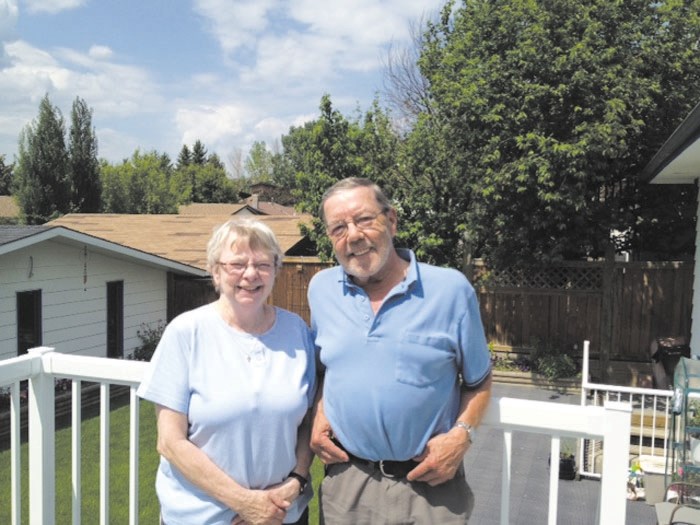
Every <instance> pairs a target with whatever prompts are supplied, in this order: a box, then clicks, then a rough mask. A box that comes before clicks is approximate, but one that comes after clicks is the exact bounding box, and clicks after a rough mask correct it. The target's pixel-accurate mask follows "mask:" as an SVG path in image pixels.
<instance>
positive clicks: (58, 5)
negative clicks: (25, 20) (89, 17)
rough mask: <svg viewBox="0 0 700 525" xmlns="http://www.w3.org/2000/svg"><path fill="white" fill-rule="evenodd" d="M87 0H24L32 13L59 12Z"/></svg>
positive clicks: (82, 3) (77, 5) (73, 7)
mask: <svg viewBox="0 0 700 525" xmlns="http://www.w3.org/2000/svg"><path fill="white" fill-rule="evenodd" d="M85 2H86V0H24V3H25V4H26V5H27V10H28V11H29V12H30V13H59V12H61V11H65V10H67V9H75V8H76V7H80V6H81V5H84V4H85Z"/></svg>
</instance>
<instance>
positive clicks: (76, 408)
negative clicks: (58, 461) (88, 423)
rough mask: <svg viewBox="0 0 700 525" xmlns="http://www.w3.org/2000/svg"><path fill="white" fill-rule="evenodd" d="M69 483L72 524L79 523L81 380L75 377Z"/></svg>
mask: <svg viewBox="0 0 700 525" xmlns="http://www.w3.org/2000/svg"><path fill="white" fill-rule="evenodd" d="M71 396H72V397H71V484H72V504H73V525H80V519H81V514H82V490H81V468H82V458H81V454H82V446H81V439H82V423H83V421H82V419H83V417H82V409H83V403H82V382H81V381H80V380H79V379H76V380H74V381H72V382H71Z"/></svg>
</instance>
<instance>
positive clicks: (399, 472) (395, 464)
mask: <svg viewBox="0 0 700 525" xmlns="http://www.w3.org/2000/svg"><path fill="white" fill-rule="evenodd" d="M333 443H335V444H336V445H337V446H338V447H339V448H341V449H343V450H344V451H345V453H346V454H347V455H348V457H349V458H350V461H351V462H352V463H359V464H360V465H366V466H370V467H372V468H373V469H374V470H378V471H379V472H381V473H382V475H383V476H386V477H387V478H405V477H406V475H407V474H408V473H409V472H411V471H412V470H413V469H414V468H416V467H417V466H418V462H417V461H413V460H412V459H407V460H406V461H392V460H388V459H385V460H379V461H372V460H370V459H364V458H360V457H357V456H356V455H355V454H352V453H350V452H348V451H347V450H345V447H344V446H343V445H342V444H341V443H340V441H338V440H337V439H333Z"/></svg>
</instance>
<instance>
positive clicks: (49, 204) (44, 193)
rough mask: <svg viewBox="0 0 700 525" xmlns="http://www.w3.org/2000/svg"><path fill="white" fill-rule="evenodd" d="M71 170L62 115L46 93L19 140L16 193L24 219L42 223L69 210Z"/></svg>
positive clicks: (31, 222) (30, 222) (33, 222)
mask: <svg viewBox="0 0 700 525" xmlns="http://www.w3.org/2000/svg"><path fill="white" fill-rule="evenodd" d="M68 169H69V168H68V154H67V151H66V143H65V124H64V121H63V116H62V115H61V111H60V110H59V109H58V108H56V107H54V106H53V105H52V104H51V101H50V100H49V96H48V94H47V95H45V96H44V98H43V99H42V100H41V103H40V104H39V116H38V117H37V119H36V120H34V121H33V122H32V123H31V124H28V125H27V126H26V127H25V128H24V129H23V130H22V132H21V134H20V139H19V155H18V159H17V168H16V170H15V187H16V191H15V195H16V197H17V199H18V202H19V206H20V209H21V219H22V221H23V222H25V223H27V224H43V223H45V222H46V221H48V220H51V219H54V218H56V217H58V216H59V215H61V214H63V213H66V212H68V211H70V206H71V199H70V196H71V188H70V181H69V179H68Z"/></svg>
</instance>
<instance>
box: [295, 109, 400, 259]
mask: <svg viewBox="0 0 700 525" xmlns="http://www.w3.org/2000/svg"><path fill="white" fill-rule="evenodd" d="M320 111H321V114H320V117H319V118H318V119H317V120H315V121H312V122H307V123H306V124H305V125H304V126H302V127H293V128H291V129H290V131H289V134H288V135H286V136H284V137H282V145H283V147H284V157H285V160H284V165H285V169H290V170H292V171H293V172H294V173H295V174H296V184H295V187H294V189H293V194H294V196H295V198H296V199H298V200H297V204H296V207H297V208H298V209H299V210H300V211H303V212H307V213H311V214H313V215H318V208H319V205H320V203H321V197H322V195H323V192H324V191H325V190H326V189H327V188H328V187H329V186H331V185H332V184H333V183H335V182H336V181H338V180H340V179H343V178H346V177H368V178H371V179H372V180H374V181H375V182H377V183H378V184H381V185H385V186H387V187H388V189H391V188H390V185H386V184H384V183H385V182H388V181H390V180H391V177H392V174H393V170H394V168H395V166H396V162H395V152H394V151H393V150H392V148H393V147H395V145H396V144H397V142H396V137H395V136H394V134H393V132H392V130H391V126H390V125H389V122H390V121H389V118H388V117H387V116H386V115H385V114H384V113H383V112H382V111H381V110H380V109H379V106H378V104H375V105H374V106H373V108H372V110H370V111H369V112H367V114H366V115H365V116H364V118H362V117H357V118H355V119H353V120H348V119H347V118H345V117H344V116H343V115H342V114H341V113H340V112H339V111H338V110H335V109H333V105H332V103H331V99H330V96H328V95H324V96H323V97H322V99H321V104H320ZM304 232H305V233H306V234H307V235H309V237H310V238H311V239H312V240H313V241H314V242H315V243H316V246H317V247H318V249H319V255H320V256H322V257H330V254H331V250H330V243H329V242H328V239H327V238H326V236H325V232H324V226H323V224H322V223H321V221H320V220H319V219H318V218H315V219H314V224H313V228H311V229H309V228H304Z"/></svg>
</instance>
